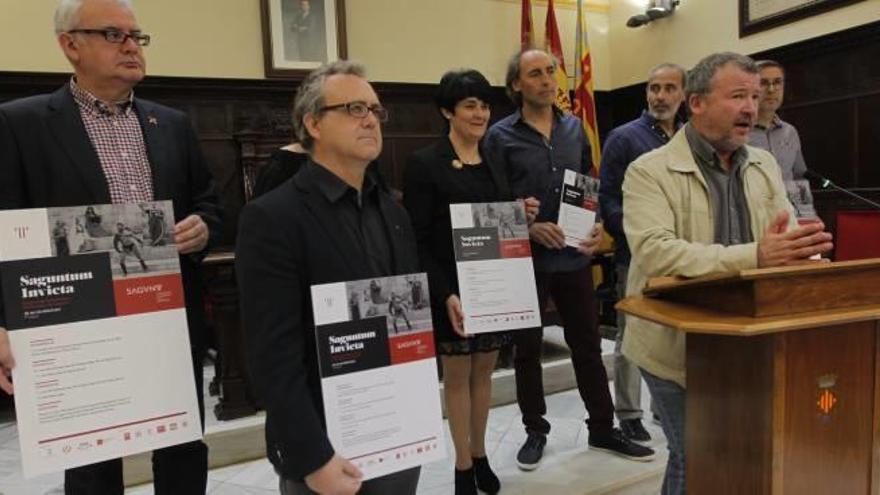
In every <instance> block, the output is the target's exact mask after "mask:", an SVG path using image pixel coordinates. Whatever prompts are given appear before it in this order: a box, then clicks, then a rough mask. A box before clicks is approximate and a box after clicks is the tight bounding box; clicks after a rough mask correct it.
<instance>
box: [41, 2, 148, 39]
mask: <svg viewBox="0 0 880 495" xmlns="http://www.w3.org/2000/svg"><path fill="white" fill-rule="evenodd" d="M85 1H86V0H61V1H60V2H58V7H57V8H56V9H55V34H56V35H58V34H61V33H66V32H67V31H70V30H71V29H76V27H77V25H78V24H79V9H81V8H82V6H83V4H84V3H85ZM116 3H118V4H119V5H120V6H122V7H124V8H126V9H128V10H130V11H131V12H134V5H132V0H116Z"/></svg>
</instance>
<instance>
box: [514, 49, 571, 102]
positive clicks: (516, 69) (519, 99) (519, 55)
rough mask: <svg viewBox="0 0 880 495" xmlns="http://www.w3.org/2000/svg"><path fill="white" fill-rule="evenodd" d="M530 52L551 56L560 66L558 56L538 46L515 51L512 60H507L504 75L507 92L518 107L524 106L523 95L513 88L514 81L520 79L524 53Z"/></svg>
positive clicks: (554, 62) (554, 64)
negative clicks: (505, 73)
mask: <svg viewBox="0 0 880 495" xmlns="http://www.w3.org/2000/svg"><path fill="white" fill-rule="evenodd" d="M530 52H539V53H543V54H545V55H547V56H548V57H550V60H552V61H553V67H554V68H556V67H558V66H559V61H558V60H556V57H554V56H553V55H552V54H550V53H547V52H545V51H544V50H540V49H538V48H527V49H525V50H521V51H518V52H516V53H514V54H513V56H512V57H510V60H508V61H507V75H506V76H505V77H504V87H505V92H506V93H507V97H508V98H510V100H511V101H512V102H514V103H515V104H516V106H517V107H521V106H522V103H523V102H522V95H521V94H520V92H519V91H516V90H514V89H513V83H514V81H516V80H517V79H519V67H520V62H522V58H523V55H525V54H526V53H530Z"/></svg>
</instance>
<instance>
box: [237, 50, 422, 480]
mask: <svg viewBox="0 0 880 495" xmlns="http://www.w3.org/2000/svg"><path fill="white" fill-rule="evenodd" d="M387 118H388V112H387V110H385V108H383V107H382V106H381V105H380V104H379V98H378V97H377V96H376V93H375V91H373V88H372V87H371V86H370V84H369V83H368V82H367V80H366V79H365V77H364V69H363V68H362V67H361V66H359V65H357V64H354V63H352V62H346V61H340V62H334V63H332V64H329V65H325V66H323V67H321V68H319V69H317V70H315V71H313V72H312V73H311V74H309V76H308V77H306V79H305V80H304V81H303V82H302V84H301V85H300V88H299V90H298V91H297V95H296V100H295V102H294V108H293V122H294V128H295V131H296V137H297V140H298V141H299V142H300V143H302V145H303V147H304V148H306V149H307V150H309V155H310V157H309V161H308V162H306V164H305V165H303V168H302V169H301V170H300V172H299V173H298V174H297V175H296V176H295V177H294V178H293V179H292V180H290V181H288V182H285V183H284V184H283V185H281V186H279V187H278V188H277V189H275V190H273V191H271V192H269V193H267V194H265V195H263V196H260V197H259V198H257V199H255V200H253V201H251V202H250V203H249V204H247V205H246V206H245V208H244V209H243V210H242V214H241V219H240V222H239V233H238V246H237V247H236V272H237V274H238V283H239V288H240V293H241V294H242V299H241V310H242V318H243V321H244V326H245V338H246V345H247V359H248V362H249V367H250V372H251V376H252V379H253V384H254V389H255V391H256V393H257V394H258V395H259V397H260V398H261V399H262V401H263V405H264V406H265V408H266V441H267V444H266V450H267V455H268V457H269V460H270V461H271V462H272V464H273V465H274V466H275V470H276V471H277V472H278V473H279V476H280V478H281V480H280V485H281V493H283V494H311V493H314V492H318V493H338V494H354V493H361V494H390V493H393V494H395V495H397V494H401V495H407V494H415V492H416V487H417V484H418V478H419V468H412V469H408V470H405V471H400V472H397V473H394V474H390V475H386V476H382V477H379V478H374V479H371V480H369V481H365V482H363V483H362V481H361V480H362V477H363V473H361V471H360V470H359V469H358V468H357V467H356V466H355V465H354V464H352V463H351V462H350V461H349V460H347V459H344V458H343V457H342V456H341V455H339V454H338V453H337V450H336V448H334V445H332V444H331V442H330V439H329V438H328V433H327V424H326V421H325V415H324V410H323V406H322V404H323V396H322V391H321V379H320V374H319V368H318V356H317V346H316V342H315V322H314V319H313V315H312V300H311V299H312V298H311V295H310V288H311V287H312V286H314V285H319V284H328V283H333V282H347V281H352V280H363V279H375V278H378V277H387V276H391V275H402V274H407V273H413V272H416V271H418V259H417V254H416V245H415V237H414V235H413V232H412V227H411V226H410V220H409V216H408V215H407V214H406V211H404V210H403V208H402V207H400V206H399V205H397V204H396V203H395V202H394V200H393V199H392V198H391V196H390V194H389V193H388V190H387V188H386V187H385V185H384V184H383V183H382V181H381V179H380V178H379V177H378V175H377V174H375V173H372V172H367V165H368V164H369V163H370V161H372V160H374V159H376V158H377V157H378V156H379V153H380V152H381V151H382V130H381V125H380V124H381V123H382V122H384V121H385V120H386V119H387ZM360 293H361V294H365V296H364V297H366V298H367V299H368V300H369V301H370V303H371V304H383V307H386V308H387V307H388V305H389V302H388V299H386V298H385V297H383V295H382V290H381V287H380V284H378V282H377V283H368V284H367V285H366V286H365V287H363V288H362V289H361V290H360ZM355 302H356V303H357V302H358V301H357V300H355ZM340 304H341V303H340ZM351 304H352V301H351V300H350V299H349V300H348V301H347V302H346V303H345V304H344V306H345V307H346V308H350V307H351ZM392 306H393V305H392ZM364 309H365V310H366V309H367V308H366V307H365V308H364ZM389 311H391V309H389ZM359 313H360V305H359V304H358V314H359ZM397 326H398V330H400V331H403V329H404V328H406V326H407V324H406V322H405V320H404V319H403V318H402V317H401V318H399V319H398V321H397ZM358 490H361V491H360V492H358Z"/></svg>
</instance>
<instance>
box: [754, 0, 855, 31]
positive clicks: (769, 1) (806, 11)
mask: <svg viewBox="0 0 880 495" xmlns="http://www.w3.org/2000/svg"><path fill="white" fill-rule="evenodd" d="M862 1H864V0H739V37H740V38H742V37H744V36H748V35H750V34H755V33H758V32H760V31H765V30H767V29H771V28H774V27H777V26H781V25H783V24H788V23H790V22H794V21H797V20H800V19H803V18H805V17H810V16H814V15H817V14H821V13H823V12H827V11H829V10H832V9H836V8H838V7H843V6H844V5H850V4H854V3H858V2H862Z"/></svg>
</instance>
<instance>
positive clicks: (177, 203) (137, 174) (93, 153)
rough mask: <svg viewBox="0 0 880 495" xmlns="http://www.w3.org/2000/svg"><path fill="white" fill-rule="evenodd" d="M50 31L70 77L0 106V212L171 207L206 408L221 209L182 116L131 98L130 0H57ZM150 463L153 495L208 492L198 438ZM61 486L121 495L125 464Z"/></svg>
mask: <svg viewBox="0 0 880 495" xmlns="http://www.w3.org/2000/svg"><path fill="white" fill-rule="evenodd" d="M55 31H56V34H57V35H58V44H59V46H60V47H61V49H62V51H63V52H64V55H65V56H66V57H67V59H68V60H69V61H70V63H71V65H72V66H73V70H74V75H73V77H72V78H71V80H70V83H69V84H66V85H65V86H64V87H63V88H61V89H59V90H57V91H56V92H54V93H52V94H49V95H40V96H35V97H31V98H25V99H22V100H17V101H13V102H9V103H6V104H3V105H0V209H21V208H36V207H47V206H78V205H86V204H105V203H138V202H149V201H153V200H162V199H170V200H172V201H173V203H174V213H175V217H176V218H175V221H176V224H175V226H174V242H175V243H176V245H177V247H178V252H179V253H180V254H181V255H182V256H181V259H180V265H181V273H182V276H183V282H184V292H185V295H186V302H187V320H188V325H189V329H190V342H191V345H192V356H193V366H194V368H195V376H196V387H197V395H198V397H199V401H200V402H201V397H202V394H201V377H202V371H201V356H202V353H203V348H204V336H203V333H204V332H203V314H202V312H203V309H202V298H201V291H200V288H199V284H198V279H197V275H196V273H195V271H196V267H197V265H198V263H199V262H200V261H201V259H202V257H203V256H204V252H205V250H206V248H207V246H208V245H209V241H210V240H211V239H216V236H217V235H219V233H220V230H219V227H220V212H219V208H218V206H217V197H216V195H215V193H214V186H213V179H212V178H211V175H210V173H209V172H208V169H207V167H206V165H205V161H204V158H203V156H202V153H201V151H200V149H199V144H198V141H197V140H196V135H195V132H194V131H193V129H192V127H191V125H190V123H189V119H188V118H187V116H186V115H185V114H183V113H181V112H178V111H176V110H173V109H170V108H168V107H164V106H162V105H158V104H156V103H153V102H150V101H146V100H142V99H139V98H135V97H134V93H133V91H132V90H133V88H134V86H135V85H137V84H138V83H139V82H140V81H141V80H142V79H143V78H144V75H145V60H144V53H143V47H144V46H147V45H148V44H149V42H150V37H149V36H148V35H146V34H144V33H143V32H142V31H141V29H140V27H139V26H138V24H137V21H136V20H135V17H134V13H133V10H132V7H131V3H130V1H127V0H62V1H61V2H60V4H59V6H58V9H57V10H56V12H55ZM68 227H69V226H68ZM3 326H5V316H4V315H3V314H2V312H0V365H2V367H3V373H0V383H2V385H3V388H4V390H7V391H8V392H11V390H12V389H11V385H10V384H9V382H8V380H7V378H6V374H7V373H8V372H9V370H10V369H11V367H12V365H13V362H14V361H13V358H12V356H11V355H10V354H9V351H8V343H7V336H6V334H5V332H6V331H5V329H4V328H3ZM200 408H202V409H203V408H204V406H203V405H201V404H200ZM153 463H154V484H155V488H156V493H174V494H179V493H199V492H200V493H204V491H205V486H206V484H207V447H206V446H205V445H204V444H203V443H202V442H192V443H188V444H183V445H178V446H175V447H170V448H166V449H161V450H158V451H156V452H154V458H153ZM65 490H66V493H107V494H112V493H119V494H121V493H122V491H123V487H122V460H121V459H116V460H112V461H107V462H102V463H99V464H94V465H89V466H84V467H81V468H76V469H72V470H68V471H67V472H66V473H65Z"/></svg>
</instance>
